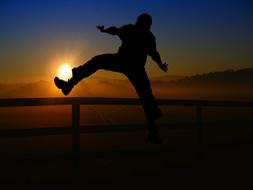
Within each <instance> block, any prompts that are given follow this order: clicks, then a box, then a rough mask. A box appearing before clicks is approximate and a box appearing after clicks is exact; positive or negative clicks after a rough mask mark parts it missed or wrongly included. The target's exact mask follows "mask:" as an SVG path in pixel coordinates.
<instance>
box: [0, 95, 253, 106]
mask: <svg viewBox="0 0 253 190" xmlns="http://www.w3.org/2000/svg"><path fill="white" fill-rule="evenodd" d="M157 102H158V104H159V105H171V106H173V105H175V106H211V107H253V102H251V101H221V100H185V99H182V100H178V99H159V100H157ZM74 104H78V105H140V101H139V99H137V98H101V97H59V98H58V97H57V98H55V97H52V98H51V97H50V98H1V99H0V107H16V106H50V105H74Z"/></svg>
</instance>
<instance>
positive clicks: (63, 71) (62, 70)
mask: <svg viewBox="0 0 253 190" xmlns="http://www.w3.org/2000/svg"><path fill="white" fill-rule="evenodd" d="M58 77H59V78H60V79H62V80H65V81H67V80H68V79H70V78H71V77H72V69H71V66H70V64H68V63H65V64H63V65H61V66H60V67H59V68H58Z"/></svg>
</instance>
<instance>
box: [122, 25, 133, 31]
mask: <svg viewBox="0 0 253 190" xmlns="http://www.w3.org/2000/svg"><path fill="white" fill-rule="evenodd" d="M132 28H134V25H133V24H126V25H123V26H121V27H120V29H123V30H127V29H132Z"/></svg>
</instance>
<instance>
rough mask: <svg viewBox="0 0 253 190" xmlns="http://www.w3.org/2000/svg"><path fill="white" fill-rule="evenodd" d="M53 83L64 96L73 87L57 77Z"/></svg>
mask: <svg viewBox="0 0 253 190" xmlns="http://www.w3.org/2000/svg"><path fill="white" fill-rule="evenodd" d="M54 83H55V85H56V87H57V88H59V89H61V90H62V92H63V94H64V95H65V96H67V95H68V94H69V93H70V92H71V90H72V88H73V86H74V85H72V84H71V83H69V82H66V81H64V80H61V79H59V78H58V77H55V78H54Z"/></svg>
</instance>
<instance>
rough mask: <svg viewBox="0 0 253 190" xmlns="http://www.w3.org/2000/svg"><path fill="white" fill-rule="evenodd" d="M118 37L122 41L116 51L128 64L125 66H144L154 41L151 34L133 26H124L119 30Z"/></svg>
mask: <svg viewBox="0 0 253 190" xmlns="http://www.w3.org/2000/svg"><path fill="white" fill-rule="evenodd" d="M119 37H120V39H121V40H122V44H121V46H120V48H119V50H118V53H119V55H120V56H122V57H123V58H124V59H125V60H126V61H127V62H129V63H127V64H135V65H136V66H137V65H138V66H144V65H145V63H146V59H147V55H148V53H149V51H150V49H151V48H152V47H151V46H152V45H153V43H154V40H155V39H154V36H153V34H152V33H151V32H150V31H146V30H145V31H144V30H141V29H139V28H137V27H136V26H135V25H126V26H123V27H122V28H121V29H120V34H119Z"/></svg>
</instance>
